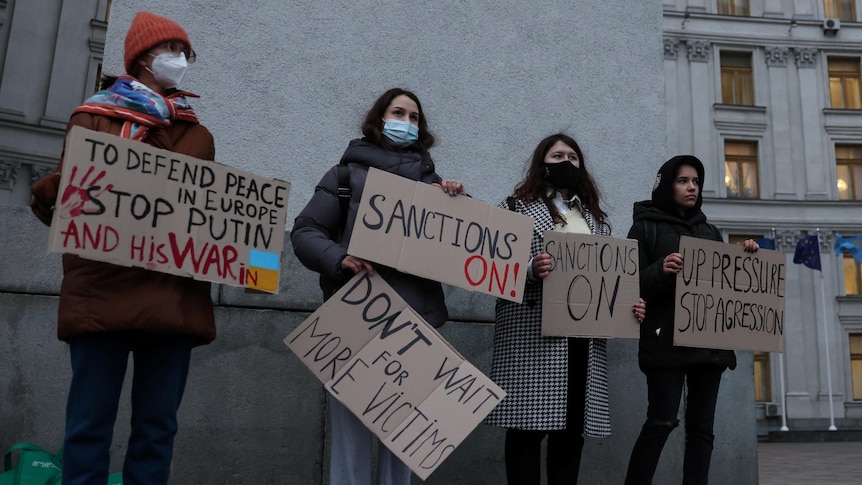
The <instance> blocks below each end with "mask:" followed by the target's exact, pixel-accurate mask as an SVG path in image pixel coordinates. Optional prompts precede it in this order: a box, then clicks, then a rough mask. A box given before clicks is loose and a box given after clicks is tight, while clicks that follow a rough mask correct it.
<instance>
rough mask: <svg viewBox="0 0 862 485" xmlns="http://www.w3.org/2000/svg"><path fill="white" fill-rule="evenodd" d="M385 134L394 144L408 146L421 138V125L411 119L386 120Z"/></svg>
mask: <svg viewBox="0 0 862 485" xmlns="http://www.w3.org/2000/svg"><path fill="white" fill-rule="evenodd" d="M383 134H384V135H386V138H389V142H390V143H392V144H393V145H395V146H397V147H400V148H407V147H409V146H410V145H412V144H414V143H416V142H417V141H418V140H419V127H418V126H416V125H414V124H413V123H410V122H409V121H401V120H392V119H390V120H384V123H383Z"/></svg>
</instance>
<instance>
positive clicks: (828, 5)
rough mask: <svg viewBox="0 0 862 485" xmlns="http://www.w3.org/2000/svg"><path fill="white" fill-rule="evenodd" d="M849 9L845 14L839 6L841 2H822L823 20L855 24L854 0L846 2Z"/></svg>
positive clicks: (830, 0)
mask: <svg viewBox="0 0 862 485" xmlns="http://www.w3.org/2000/svg"><path fill="white" fill-rule="evenodd" d="M846 1H847V3H848V5H847V6H849V7H850V12H849V13H845V12H844V11H843V8H842V6H841V4H842V1H841V0H823V1H822V2H821V5H822V6H823V18H824V19H838V20H840V21H842V22H856V0H846Z"/></svg>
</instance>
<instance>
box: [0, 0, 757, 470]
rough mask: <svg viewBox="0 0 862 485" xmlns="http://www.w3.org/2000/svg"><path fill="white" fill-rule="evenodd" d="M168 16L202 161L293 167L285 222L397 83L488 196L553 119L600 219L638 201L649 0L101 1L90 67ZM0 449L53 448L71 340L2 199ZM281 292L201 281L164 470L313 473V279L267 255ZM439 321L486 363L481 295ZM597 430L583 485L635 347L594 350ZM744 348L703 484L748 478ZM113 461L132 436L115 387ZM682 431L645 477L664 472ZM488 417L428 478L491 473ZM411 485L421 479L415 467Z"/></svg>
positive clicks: (35, 254) (655, 67)
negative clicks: (601, 390)
mask: <svg viewBox="0 0 862 485" xmlns="http://www.w3.org/2000/svg"><path fill="white" fill-rule="evenodd" d="M142 9H146V10H150V11H153V12H155V13H159V14H162V15H166V16H169V17H172V18H174V19H176V20H178V21H179V22H180V23H181V24H182V25H183V26H184V27H185V28H186V29H187V30H188V32H189V35H190V36H191V39H192V42H193V44H194V47H195V49H196V50H197V51H198V54H199V58H198V59H199V60H198V63H196V64H195V65H193V66H192V69H190V71H189V74H188V76H187V80H186V81H185V82H184V87H185V88H186V89H189V90H191V91H194V92H197V93H199V94H200V95H201V96H202V98H201V99H200V100H197V101H196V102H195V106H196V108H197V110H198V113H199V115H200V117H201V119H202V121H203V123H204V124H206V125H207V126H208V127H210V128H211V129H212V131H213V133H214V135H215V138H216V146H217V159H218V160H219V161H221V162H223V163H227V164H230V165H233V166H237V167H240V168H243V169H245V170H249V171H253V172H256V173H259V174H261V175H266V176H272V177H278V178H282V179H285V180H288V181H290V182H291V183H292V184H293V185H292V191H291V195H290V200H289V204H290V205H289V213H288V219H289V222H288V227H287V229H288V230H289V229H290V228H291V227H292V219H293V216H295V215H296V213H297V212H298V211H299V209H300V208H301V207H302V206H303V205H304V204H305V202H306V201H307V200H308V199H309V197H310V195H311V192H312V190H313V187H314V185H315V183H316V182H317V180H318V179H319V178H320V176H321V175H322V174H323V172H324V171H325V170H326V169H327V168H328V167H329V166H331V165H332V164H334V163H336V162H337V160H338V158H339V157H340V155H341V152H342V150H343V149H344V147H345V146H346V144H347V141H348V140H349V139H350V138H354V137H356V136H358V135H359V124H360V122H361V118H362V116H363V114H364V112H365V110H367V109H368V108H369V107H370V105H371V103H372V102H373V100H374V99H375V98H376V97H377V96H378V95H379V94H380V93H382V92H383V91H384V90H386V89H387V88H389V87H392V86H403V87H406V88H408V89H411V90H414V91H415V92H417V94H418V95H419V97H420V99H421V100H422V102H423V105H424V108H425V110H426V113H427V116H428V118H429V123H430V126H431V129H432V130H433V131H434V132H435V133H436V134H437V135H438V137H439V144H438V145H437V146H436V147H435V148H434V149H433V150H432V154H433V155H434V157H435V160H436V161H437V164H438V169H439V171H440V172H441V173H442V174H444V175H445V176H447V177H450V178H458V179H460V180H462V181H464V183H465V185H466V186H467V188H468V190H469V191H470V193H471V194H472V195H473V196H474V197H476V198H477V199H480V200H485V201H487V202H492V203H496V202H497V201H498V200H501V199H502V198H504V197H505V196H506V195H508V193H509V192H510V191H511V189H512V187H513V186H514V184H515V183H516V182H517V181H518V180H519V178H520V177H521V175H522V171H523V169H524V166H525V162H526V161H527V158H528V157H529V155H530V152H531V150H532V148H533V147H534V146H535V145H536V143H537V142H538V141H539V140H540V139H541V138H542V137H544V136H546V135H548V134H551V133H554V132H556V131H560V130H565V131H567V132H569V133H570V134H572V135H574V136H575V137H576V139H578V140H579V142H580V144H581V145H582V148H583V149H584V152H585V154H586V163H587V164H588V165H589V166H590V167H591V168H592V171H593V173H594V175H595V177H596V179H597V180H598V182H599V184H600V185H601V187H602V189H603V190H604V193H605V196H606V198H605V206H606V209H607V210H608V211H609V212H610V213H611V222H612V224H613V225H614V228H615V234H617V235H624V234H625V233H626V231H627V230H628V227H629V221H630V217H631V216H630V214H631V204H632V203H633V202H634V201H635V200H638V199H642V198H645V197H646V196H647V194H648V193H649V189H650V188H651V186H652V181H653V178H654V174H655V170H656V168H657V167H658V166H659V164H660V163H661V162H662V161H663V160H664V158H666V157H665V135H664V104H663V103H664V100H663V92H664V88H663V82H664V81H663V71H662V65H661V5H660V2H657V1H653V2H626V1H623V0H612V1H607V2H590V1H587V0H576V1H549V2H539V3H536V2H516V1H512V0H503V1H499V2H491V3H486V2H481V3H480V2H461V1H456V0H440V1H435V2H404V3H402V4H399V3H391V2H375V1H370V0H357V1H353V2H349V3H345V4H343V3H342V2H332V1H320V2H282V1H281V0H260V1H257V2H251V3H250V2H244V1H239V0H226V1H223V2H218V3H217V6H216V5H215V4H214V3H213V2H208V1H203V0H189V1H186V2H177V1H170V0H149V1H146V2H144V1H128V2H114V4H113V6H112V16H111V19H110V24H109V29H108V33H107V48H106V52H105V66H104V72H114V73H118V72H120V71H121V70H122V67H121V66H122V60H121V59H122V58H121V50H122V48H121V45H122V38H123V36H124V34H125V31H126V29H127V28H128V25H129V23H130V22H131V19H132V17H133V15H134V13H135V12H136V11H138V10H142ZM0 214H3V217H0V256H2V257H0V309H2V311H0V449H4V448H8V446H10V445H11V444H13V443H15V442H16V441H19V440H28V441H35V442H38V443H42V444H44V445H46V446H49V447H56V446H59V443H60V440H61V438H62V434H63V429H62V428H63V406H64V400H65V387H66V386H67V385H68V380H69V369H68V351H67V349H66V346H65V344H62V343H60V342H58V341H57V340H56V338H55V322H56V305H57V299H56V296H55V295H56V293H57V289H58V287H59V282H60V279H61V273H60V267H59V257H58V256H57V255H50V256H45V255H44V250H43V249H42V248H44V247H46V244H47V243H46V239H47V229H45V228H44V227H42V226H41V225H39V224H38V223H37V222H36V221H35V220H34V219H33V218H32V216H30V215H29V213H28V211H27V209H26V208H24V207H19V206H0ZM281 288H282V292H281V294H280V295H278V296H274V297H271V296H261V295H246V294H245V293H244V292H243V291H241V290H237V289H233V288H228V287H219V288H217V289H216V290H215V291H214V295H213V298H214V301H215V302H216V304H217V310H216V318H217V325H218V330H219V337H218V339H217V340H216V341H215V342H214V343H213V344H211V345H209V346H206V347H202V348H200V349H197V350H196V351H195V352H194V354H193V361H192V371H191V375H190V379H189V384H188V389H187V393H186V397H185V400H184V403H183V407H182V410H181V430H180V433H179V435H178V436H177V447H176V455H175V465H174V472H173V480H172V482H174V483H202V484H213V483H225V484H242V483H286V484H287V483H289V484H294V483H299V484H306V483H308V484H316V483H325V482H326V480H325V477H326V468H327V441H326V440H327V438H326V435H327V430H326V423H327V418H326V416H327V413H326V410H325V405H324V395H323V391H322V386H321V385H320V384H318V383H316V382H315V381H314V380H313V378H312V377H311V375H310V373H309V372H308V371H307V370H306V369H305V368H304V367H303V366H302V365H301V364H300V363H299V362H298V360H297V359H296V358H295V357H294V356H293V355H292V354H291V353H290V352H289V351H288V350H287V348H286V347H284V346H283V344H282V342H281V340H282V339H283V338H284V336H286V335H287V334H288V333H289V332H290V330H291V329H293V328H294V326H295V325H296V324H297V323H298V322H299V321H301V320H302V319H303V317H304V316H305V315H307V312H309V311H311V310H313V309H314V308H316V307H317V306H318V305H319V304H320V295H319V292H318V291H317V289H316V277H315V275H313V274H311V273H310V272H308V271H307V270H305V269H304V268H302V267H301V266H299V265H298V264H297V262H296V261H295V259H294V258H293V256H292V250H291V248H290V247H286V248H285V261H284V266H283V268H282V282H281ZM448 297H449V298H448V302H449V306H450V310H451V314H452V322H450V323H448V324H447V325H446V326H445V327H443V335H444V336H445V337H446V338H448V339H449V340H450V341H451V343H452V344H453V345H454V346H455V347H456V348H457V349H458V350H459V351H460V352H461V353H462V354H463V355H464V356H465V357H466V358H467V359H468V360H470V361H471V362H473V363H475V364H476V365H477V366H478V367H479V368H480V369H481V370H483V371H486V372H487V371H488V370H489V362H490V352H491V340H492V333H493V328H492V325H491V323H492V322H491V320H492V306H493V301H492V300H491V299H490V298H489V297H482V296H476V295H472V294H468V293H466V292H464V291H461V290H452V289H450V290H449V291H448ZM610 358H611V369H610V372H611V376H610V377H611V399H612V419H613V424H614V427H615V434H614V436H613V437H612V438H610V439H608V440H601V441H599V440H595V441H590V442H588V444H587V447H586V449H585V452H584V462H583V466H582V478H583V480H584V482H585V483H595V484H611V483H621V482H622V479H623V475H624V473H625V467H626V463H627V461H628V455H629V452H630V450H631V446H632V444H633V443H634V440H635V438H636V436H637V432H638V431H639V428H640V425H641V423H642V421H643V418H644V412H645V408H646V392H645V385H644V380H643V377H642V375H641V374H640V372H639V371H638V370H637V365H636V342H634V341H613V342H611V345H610ZM751 374H752V364H751V356H750V354H740V368H739V369H737V371H735V372H733V373H728V374H726V376H725V381H724V382H723V385H724V388H723V390H722V393H721V395H720V398H719V414H718V419H717V424H716V431H717V435H718V437H717V440H716V453H715V455H714V460H713V472H712V483H716V484H731V483H732V484H739V483H756V460H755V457H756V448H755V444H756V443H755V426H754V408H753V406H752V405H751V404H752V402H753V384H752V378H751ZM122 402H123V404H122V406H123V407H122V409H121V413H120V416H119V418H118V424H117V429H116V436H115V445H114V448H113V452H114V453H113V456H114V461H115V466H114V469H119V463H120V461H119V460H121V456H122V452H123V449H124V442H125V440H126V438H127V436H128V429H127V427H128V426H127V422H128V408H127V405H126V402H127V398H124V399H123V401H122ZM682 443H683V442H682V433H681V432H680V431H678V432H676V433H675V435H674V436H673V437H672V439H671V440H670V441H669V442H668V445H667V448H666V452H665V455H664V457H663V461H662V463H661V465H660V469H659V472H658V475H657V477H656V480H655V482H656V483H674V482H679V481H680V476H681V469H682V463H681V462H682V446H683V444H682ZM502 446H503V432H502V431H501V430H499V429H496V428H492V427H487V426H484V425H482V426H479V427H478V428H477V429H476V430H475V431H474V432H473V434H472V435H471V436H470V437H469V438H468V439H467V441H465V442H464V443H463V444H462V445H461V446H460V447H459V448H458V449H457V450H456V451H455V453H453V455H452V456H451V457H450V458H448V459H447V461H446V462H444V463H443V464H442V465H441V467H440V468H439V469H438V470H437V471H436V472H435V473H434V474H433V475H432V476H431V477H430V479H429V480H428V481H427V482H428V483H435V484H460V483H464V484H466V483H470V484H476V483H482V484H484V483H488V484H499V483H503V482H504V468H503V461H502ZM417 482H418V480H417Z"/></svg>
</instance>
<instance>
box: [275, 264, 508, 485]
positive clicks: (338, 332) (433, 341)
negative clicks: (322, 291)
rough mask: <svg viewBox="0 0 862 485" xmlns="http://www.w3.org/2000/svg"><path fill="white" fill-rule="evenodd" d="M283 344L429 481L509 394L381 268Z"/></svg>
mask: <svg viewBox="0 0 862 485" xmlns="http://www.w3.org/2000/svg"><path fill="white" fill-rule="evenodd" d="M284 343H285V345H287V346H288V347H289V348H290V350H292V351H293V352H294V353H295V354H296V355H297V356H298V357H299V358H300V360H301V361H302V363H303V364H305V365H306V366H307V367H308V368H309V369H310V370H311V372H312V373H314V375H315V376H316V377H317V378H318V379H320V381H321V382H323V383H324V384H325V385H326V389H327V390H328V391H329V392H330V393H331V394H332V395H333V396H335V398H337V399H338V400H339V401H341V402H342V403H344V405H345V406H346V407H347V408H348V409H350V411H351V412H353V414H355V415H356V416H357V417H358V418H359V419H360V420H361V421H362V423H363V424H364V425H365V426H367V427H368V429H370V430H371V431H372V432H373V433H374V434H375V435H377V436H378V437H379V438H380V441H381V442H382V443H383V444H384V445H385V446H386V447H388V448H389V449H390V450H392V452H393V453H394V454H395V455H396V456H398V458H399V459H401V460H402V461H403V462H404V463H405V464H407V466H409V467H410V469H411V470H413V472H414V473H416V475H418V476H419V477H420V478H422V479H423V480H424V479H425V478H427V477H428V476H429V475H430V474H431V473H432V472H433V471H434V470H435V469H437V467H438V466H439V465H440V464H441V463H442V462H443V461H444V460H445V459H446V458H447V457H448V456H449V455H451V454H452V451H453V450H454V449H455V448H456V447H457V446H458V445H459V444H460V443H461V442H462V441H463V440H464V438H466V437H467V435H469V434H470V432H471V431H472V430H473V428H475V427H476V426H477V425H478V424H479V423H480V422H481V421H482V419H484V418H485V416H487V415H488V413H490V412H491V410H492V409H494V408H495V407H496V406H497V404H498V403H499V402H500V401H501V400H502V399H503V397H505V395H506V393H505V392H504V391H503V390H502V389H500V388H499V387H498V386H497V385H496V384H494V382H493V381H491V380H490V379H488V378H487V377H486V376H485V375H483V374H482V373H481V372H480V371H479V370H478V369H476V368H475V367H474V366H473V365H471V364H470V363H469V362H467V361H466V360H464V358H463V357H462V356H461V355H460V354H458V352H457V351H456V350H455V349H454V348H452V346H450V345H449V343H448V342H446V340H444V339H443V337H441V336H440V334H438V333H437V331H436V330H434V328H433V327H431V326H430V325H428V323H427V322H425V321H424V320H423V319H422V317H421V316H419V315H418V314H417V313H416V312H415V311H414V310H413V309H412V308H410V306H409V305H407V303H406V302H405V301H404V300H403V299H402V298H401V297H400V296H399V295H398V293H397V292H396V291H395V290H394V289H393V288H392V287H391V286H389V284H387V283H386V281H384V280H383V278H381V277H380V276H379V275H377V274H376V273H375V274H374V275H373V276H372V275H369V274H368V273H364V272H363V273H359V274H358V275H356V276H354V277H353V279H351V280H350V281H348V282H347V284H345V285H344V286H343V287H342V288H341V289H340V290H339V291H338V292H336V293H335V294H334V295H333V296H332V297H331V298H329V299H328V300H327V301H326V302H325V303H324V304H323V306H321V307H320V308H318V310H317V311H316V312H314V313H313V314H312V315H311V316H310V317H308V319H306V320H305V321H304V322H302V323H300V324H299V326H298V327H297V328H296V330H294V331H293V332H291V334H290V335H288V336H287V338H286V339H284Z"/></svg>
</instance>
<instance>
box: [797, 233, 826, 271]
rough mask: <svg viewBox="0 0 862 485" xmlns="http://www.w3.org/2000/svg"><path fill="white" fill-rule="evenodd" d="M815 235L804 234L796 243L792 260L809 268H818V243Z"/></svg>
mask: <svg viewBox="0 0 862 485" xmlns="http://www.w3.org/2000/svg"><path fill="white" fill-rule="evenodd" d="M817 239H818V238H817V235H816V234H813V235H811V236H805V237H803V238H802V239H800V240H799V242H798V243H796V254H794V255H793V262H794V263H796V264H799V263H802V264H804V265H805V266H808V267H809V268H811V269H816V270H818V271H821V270H820V244H818V242H817Z"/></svg>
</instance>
